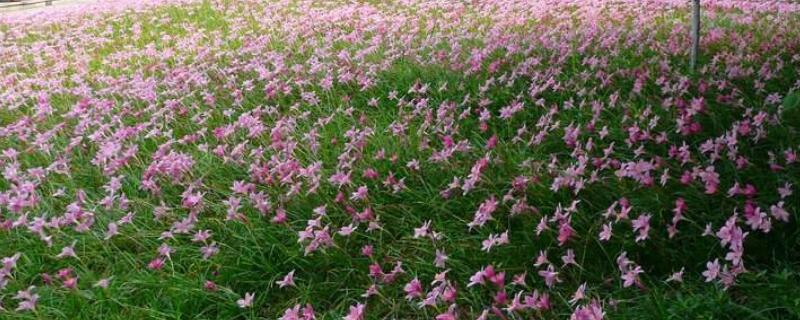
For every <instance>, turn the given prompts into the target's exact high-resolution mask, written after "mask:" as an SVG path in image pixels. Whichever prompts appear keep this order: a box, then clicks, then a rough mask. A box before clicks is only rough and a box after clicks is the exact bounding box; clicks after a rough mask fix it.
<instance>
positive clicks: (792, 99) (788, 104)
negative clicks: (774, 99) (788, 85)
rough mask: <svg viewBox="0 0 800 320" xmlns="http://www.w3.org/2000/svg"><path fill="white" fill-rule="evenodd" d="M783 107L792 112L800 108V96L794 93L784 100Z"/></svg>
mask: <svg viewBox="0 0 800 320" xmlns="http://www.w3.org/2000/svg"><path fill="white" fill-rule="evenodd" d="M783 107H784V108H786V110H792V109H796V108H798V107H800V94H798V93H797V92H794V93H790V94H789V95H787V96H786V97H785V98H783Z"/></svg>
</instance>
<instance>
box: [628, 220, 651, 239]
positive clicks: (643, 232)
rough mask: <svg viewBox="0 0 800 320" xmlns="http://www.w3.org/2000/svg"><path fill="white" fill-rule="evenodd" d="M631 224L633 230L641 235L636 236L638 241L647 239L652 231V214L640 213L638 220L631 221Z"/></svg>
mask: <svg viewBox="0 0 800 320" xmlns="http://www.w3.org/2000/svg"><path fill="white" fill-rule="evenodd" d="M631 225H632V226H633V232H637V231H638V232H639V235H637V236H636V242H639V241H642V240H646V239H647V237H648V234H649V233H650V215H649V214H642V215H639V217H638V218H636V220H633V221H632V222H631Z"/></svg>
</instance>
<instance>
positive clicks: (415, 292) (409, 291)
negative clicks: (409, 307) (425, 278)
mask: <svg viewBox="0 0 800 320" xmlns="http://www.w3.org/2000/svg"><path fill="white" fill-rule="evenodd" d="M403 291H405V292H406V299H407V300H411V299H414V298H419V297H422V295H423V294H424V292H423V289H422V283H421V282H420V281H419V279H417V278H414V279H412V280H411V281H410V282H409V283H407V284H406V285H405V287H403Z"/></svg>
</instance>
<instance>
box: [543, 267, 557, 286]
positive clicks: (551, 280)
mask: <svg viewBox="0 0 800 320" xmlns="http://www.w3.org/2000/svg"><path fill="white" fill-rule="evenodd" d="M539 276H541V277H542V278H544V283H545V284H546V285H547V287H549V288H552V287H553V286H554V285H555V284H556V283H558V282H561V280H560V279H559V278H558V272H555V271H554V270H553V266H548V267H547V270H541V271H539Z"/></svg>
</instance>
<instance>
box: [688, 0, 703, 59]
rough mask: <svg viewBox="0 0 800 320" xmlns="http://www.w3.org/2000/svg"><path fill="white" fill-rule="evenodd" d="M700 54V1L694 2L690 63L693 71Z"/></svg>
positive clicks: (694, 0) (695, 0) (693, 0)
mask: <svg viewBox="0 0 800 320" xmlns="http://www.w3.org/2000/svg"><path fill="white" fill-rule="evenodd" d="M698 54H700V0H692V51H691V61H689V66H690V68H691V69H692V70H694V69H695V67H696V66H697V55H698Z"/></svg>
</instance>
